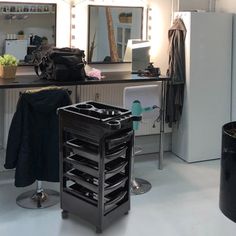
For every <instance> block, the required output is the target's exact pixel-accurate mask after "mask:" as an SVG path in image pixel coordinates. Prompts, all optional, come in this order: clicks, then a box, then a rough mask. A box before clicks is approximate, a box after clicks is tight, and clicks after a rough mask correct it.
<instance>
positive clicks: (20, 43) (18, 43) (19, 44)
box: [5, 39, 27, 60]
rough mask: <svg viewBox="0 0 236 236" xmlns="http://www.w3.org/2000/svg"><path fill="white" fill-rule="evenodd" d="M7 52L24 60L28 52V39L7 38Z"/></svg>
mask: <svg viewBox="0 0 236 236" xmlns="http://www.w3.org/2000/svg"><path fill="white" fill-rule="evenodd" d="M5 53H7V54H12V55H13V56H15V57H16V58H17V59H18V60H24V58H25V56H26V54H27V40H24V39H23V40H5Z"/></svg>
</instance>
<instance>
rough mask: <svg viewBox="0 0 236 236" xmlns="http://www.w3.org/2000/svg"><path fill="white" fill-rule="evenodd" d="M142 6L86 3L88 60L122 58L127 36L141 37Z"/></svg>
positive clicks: (111, 60)
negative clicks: (87, 12)
mask: <svg viewBox="0 0 236 236" xmlns="http://www.w3.org/2000/svg"><path fill="white" fill-rule="evenodd" d="M142 22H143V7H120V6H119V7H118V6H95V5H90V6H89V23H88V50H87V61H88V63H119V62H123V61H124V55H125V50H126V46H127V42H128V40H129V39H142Z"/></svg>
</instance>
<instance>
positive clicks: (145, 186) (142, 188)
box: [131, 178, 152, 195]
mask: <svg viewBox="0 0 236 236" xmlns="http://www.w3.org/2000/svg"><path fill="white" fill-rule="evenodd" d="M151 188H152V185H151V184H150V183H149V182H148V181H147V180H145V179H140V178H134V179H133V180H132V181H131V193H132V194H134V195H140V194H144V193H147V192H148V191H149V190H150V189H151Z"/></svg>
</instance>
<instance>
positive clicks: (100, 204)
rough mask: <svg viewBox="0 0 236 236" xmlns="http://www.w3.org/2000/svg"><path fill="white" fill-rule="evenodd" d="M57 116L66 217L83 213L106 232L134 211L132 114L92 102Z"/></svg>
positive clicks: (62, 199)
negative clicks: (132, 204) (113, 224)
mask: <svg viewBox="0 0 236 236" xmlns="http://www.w3.org/2000/svg"><path fill="white" fill-rule="evenodd" d="M58 114H59V120H60V183H61V184H60V187H61V208H62V218H67V217H68V213H72V214H75V215H78V216H79V217H81V218H83V219H85V220H86V221H88V222H90V223H92V224H93V225H95V226H96V232H97V233H101V232H102V230H103V229H104V228H105V227H106V226H108V225H110V224H111V222H112V221H113V220H115V219H117V218H119V217H120V216H122V215H124V214H127V213H128V211H129V210H130V178H131V176H130V168H131V156H132V146H133V140H134V134H133V129H132V116H131V112H130V111H129V110H126V109H123V108H120V107H115V106H110V105H107V104H103V103H98V102H92V101H89V102H83V103H78V104H74V105H71V106H67V107H63V108H60V109H59V110H58Z"/></svg>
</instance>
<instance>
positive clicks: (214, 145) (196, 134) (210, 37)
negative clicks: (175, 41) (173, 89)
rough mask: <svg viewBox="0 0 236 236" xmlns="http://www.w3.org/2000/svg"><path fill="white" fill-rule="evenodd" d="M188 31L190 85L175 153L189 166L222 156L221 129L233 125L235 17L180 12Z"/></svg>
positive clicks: (177, 129)
mask: <svg viewBox="0 0 236 236" xmlns="http://www.w3.org/2000/svg"><path fill="white" fill-rule="evenodd" d="M177 16H178V17H181V18H182V20H183V21H184V24H185V26H186V29H187V35H186V40H185V50H186V84H185V94H184V106H183V113H182V117H181V120H180V122H179V124H178V125H174V127H173V133H172V152H173V153H175V154H176V155H177V156H179V157H180V158H182V159H183V160H185V161H187V162H197V161H204V160H210V159H217V158H220V156H221V129H222V126H223V124H225V123H227V122H229V121H230V112H231V51H232V46H231V45H232V15H231V14H226V13H213V12H201V13H200V12H176V13H175V17H177Z"/></svg>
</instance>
